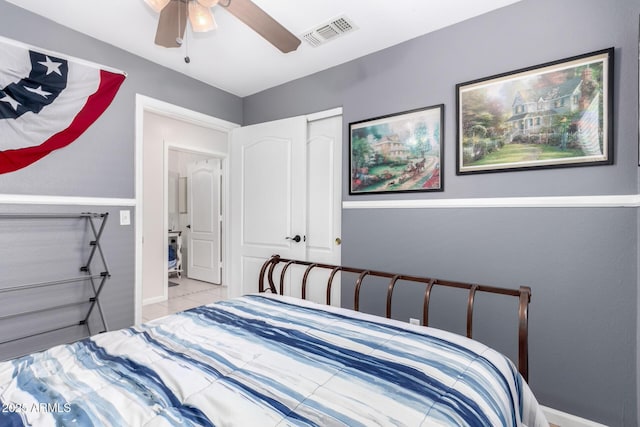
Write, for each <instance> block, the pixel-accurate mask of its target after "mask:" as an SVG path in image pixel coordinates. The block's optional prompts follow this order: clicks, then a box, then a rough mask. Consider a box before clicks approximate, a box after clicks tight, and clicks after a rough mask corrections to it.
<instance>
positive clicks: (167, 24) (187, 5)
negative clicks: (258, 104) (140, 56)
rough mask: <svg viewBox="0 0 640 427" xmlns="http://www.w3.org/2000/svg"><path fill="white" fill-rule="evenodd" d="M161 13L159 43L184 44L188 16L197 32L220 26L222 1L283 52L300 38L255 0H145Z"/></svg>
mask: <svg viewBox="0 0 640 427" xmlns="http://www.w3.org/2000/svg"><path fill="white" fill-rule="evenodd" d="M144 1H145V2H146V3H147V4H148V5H149V6H150V7H151V8H152V9H153V10H155V11H156V12H158V13H160V19H159V20H158V29H157V31H156V39H155V43H156V44H157V45H159V46H164V47H179V46H180V45H181V44H182V39H183V37H184V30H185V27H186V24H187V17H188V18H189V22H190V23H191V28H192V29H193V31H195V32H207V31H212V30H215V29H216V28H217V24H216V22H215V20H214V18H213V13H212V12H211V8H212V7H213V6H215V5H217V4H218V5H220V6H222V7H224V8H225V9H227V11H229V13H231V14H232V15H234V16H235V17H236V18H238V19H239V20H241V21H242V22H244V23H245V24H246V25H248V26H249V27H250V28H252V29H253V30H254V31H255V32H257V33H258V34H260V35H261V36H262V37H264V39H266V40H267V41H268V42H269V43H271V44H272V45H274V46H275V47H277V48H278V49H280V51H281V52H282V53H288V52H292V51H294V50H296V49H297V48H298V46H299V45H300V39H298V38H297V37H296V36H294V35H293V34H292V33H291V32H289V30H287V29H286V28H284V27H283V26H282V25H280V23H278V21H276V20H275V19H273V18H272V17H271V16H269V15H268V14H267V13H266V12H265V11H264V10H262V9H260V8H259V7H258V6H257V5H256V4H255V3H253V2H252V1H251V0H144Z"/></svg>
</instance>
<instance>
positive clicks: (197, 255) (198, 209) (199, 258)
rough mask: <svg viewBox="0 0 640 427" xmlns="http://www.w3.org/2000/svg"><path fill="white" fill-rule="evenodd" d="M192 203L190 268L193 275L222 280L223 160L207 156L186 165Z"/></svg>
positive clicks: (189, 271) (198, 278)
mask: <svg viewBox="0 0 640 427" xmlns="http://www.w3.org/2000/svg"><path fill="white" fill-rule="evenodd" d="M187 176H188V178H189V180H188V182H189V184H190V185H188V186H187V187H188V204H189V209H188V210H189V218H190V223H189V230H190V232H189V239H188V240H189V244H188V250H189V253H188V259H189V268H188V269H187V276H188V277H189V278H191V279H196V280H202V281H205V282H210V283H218V284H219V283H220V281H221V280H220V279H221V261H220V255H221V253H220V252H221V251H220V248H221V230H222V214H221V212H222V211H221V203H220V200H221V185H220V184H221V180H220V176H221V161H220V159H207V160H202V161H197V162H194V163H191V164H189V165H188V166H187Z"/></svg>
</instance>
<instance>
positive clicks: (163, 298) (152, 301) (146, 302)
mask: <svg viewBox="0 0 640 427" xmlns="http://www.w3.org/2000/svg"><path fill="white" fill-rule="evenodd" d="M167 299H168V298H167V296H166V295H160V296H157V297H151V298H147V299H145V300H142V305H149V304H155V303H158V302H163V301H167Z"/></svg>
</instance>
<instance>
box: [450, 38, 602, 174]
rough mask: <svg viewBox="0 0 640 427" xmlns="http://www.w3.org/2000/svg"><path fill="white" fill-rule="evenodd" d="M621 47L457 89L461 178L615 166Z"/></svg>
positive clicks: (461, 86)
mask: <svg viewBox="0 0 640 427" xmlns="http://www.w3.org/2000/svg"><path fill="white" fill-rule="evenodd" d="M613 64H614V48H608V49H603V50H599V51H595V52H591V53H586V54H583V55H578V56H573V57H570V58H565V59H561V60H557V61H553V62H548V63H545V64H541V65H537V66H533V67H528V68H524V69H520V70H516V71H511V72H508V73H503V74H499V75H495V76H491V77H486V78H482V79H478V80H473V81H470V82H466V83H459V84H457V85H456V124H457V127H456V129H457V132H456V133H457V137H456V142H457V143H456V174H457V175H465V174H475V173H488V172H506V171H521V170H531V169H545V168H558V167H574V166H594V165H610V164H613V141H614V140H613V126H612V124H613V120H612V118H613V76H614V73H613Z"/></svg>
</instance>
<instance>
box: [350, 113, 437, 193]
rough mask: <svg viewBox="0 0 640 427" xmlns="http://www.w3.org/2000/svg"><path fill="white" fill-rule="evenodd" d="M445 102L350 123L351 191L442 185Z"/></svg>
mask: <svg viewBox="0 0 640 427" xmlns="http://www.w3.org/2000/svg"><path fill="white" fill-rule="evenodd" d="M443 141H444V104H438V105H432V106H429V107H424V108H418V109H414V110H409V111H403V112H400V113H395V114H389V115H386V116H379V117H374V118H371V119H366V120H360V121H357V122H352V123H349V155H350V157H349V194H380V193H408V192H425V191H426V192H429V191H444V174H443V169H442V168H443V160H444V144H443Z"/></svg>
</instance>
